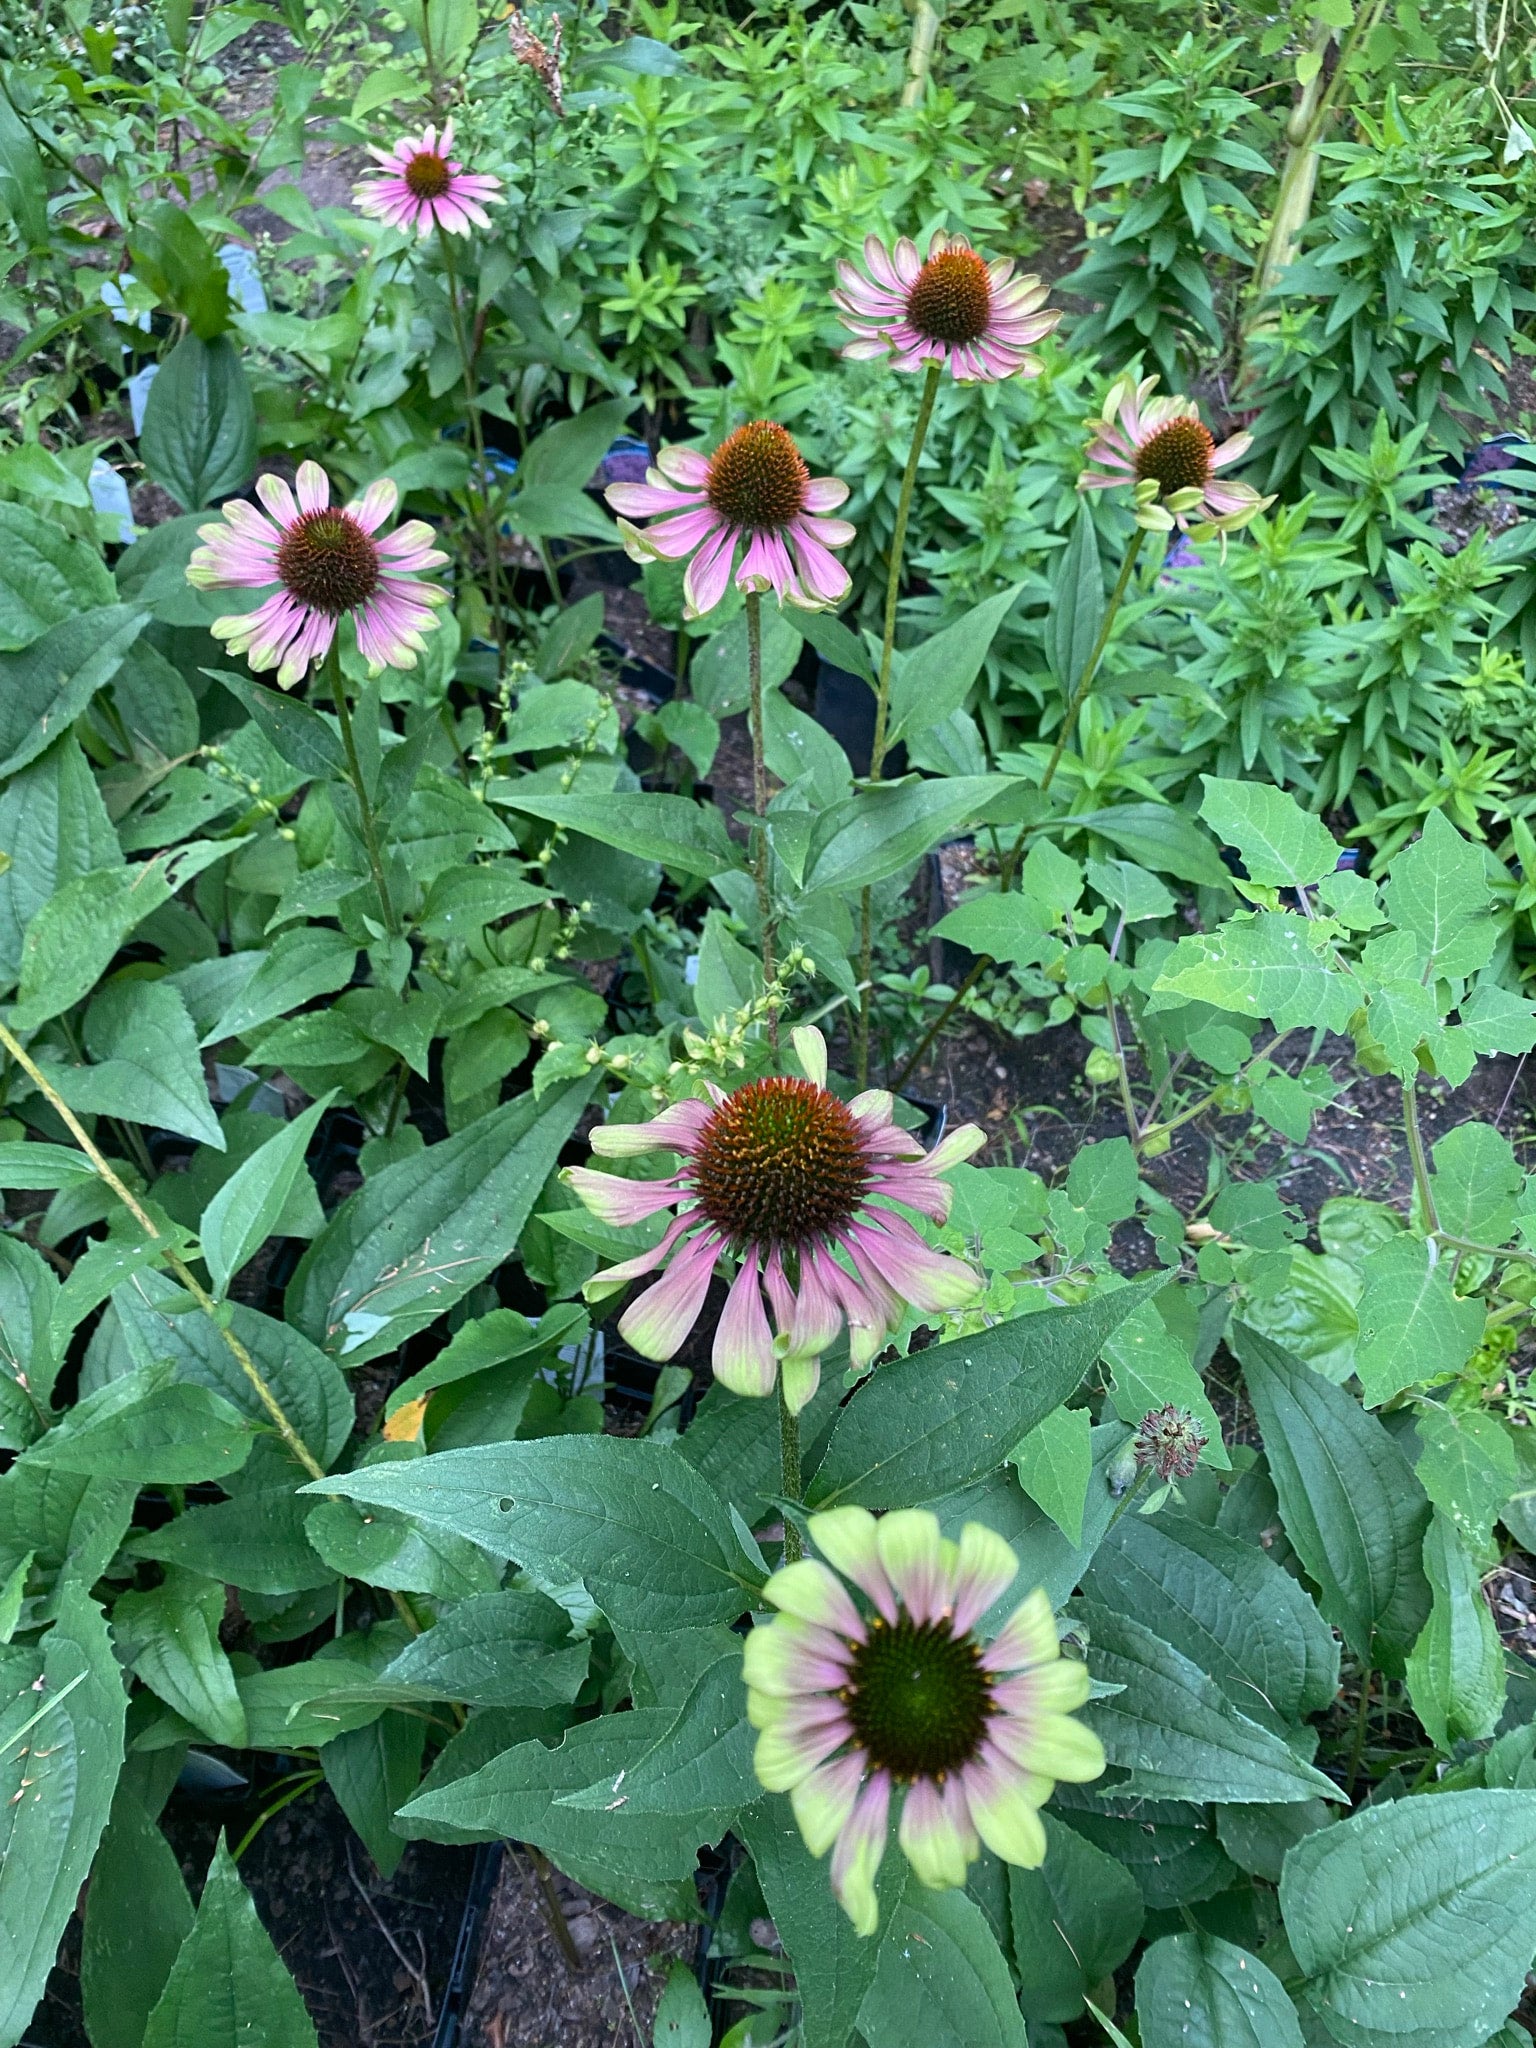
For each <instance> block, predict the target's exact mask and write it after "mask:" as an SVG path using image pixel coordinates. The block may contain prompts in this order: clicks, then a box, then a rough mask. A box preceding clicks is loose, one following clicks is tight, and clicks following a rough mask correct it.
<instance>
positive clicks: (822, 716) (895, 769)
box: [815, 661, 907, 776]
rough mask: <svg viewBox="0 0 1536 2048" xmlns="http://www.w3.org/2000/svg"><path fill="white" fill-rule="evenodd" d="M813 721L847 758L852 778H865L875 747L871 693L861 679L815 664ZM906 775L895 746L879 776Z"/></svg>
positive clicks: (846, 671)
mask: <svg viewBox="0 0 1536 2048" xmlns="http://www.w3.org/2000/svg"><path fill="white" fill-rule="evenodd" d="M815 717H816V723H817V724H818V725H820V726H824V727H825V728H826V730H827V731H828V732H829V733H831V735H832V737H833V739H835V740H836V741H837V743H838V745H839V746H840V747H841V748H842V750H843V752H844V753H845V754H846V755H847V756H848V762H849V765H850V767H851V768H852V769H853V772H854V774H855V775H867V774H868V773H869V766H870V757H871V755H872V753H873V751H874V745H875V693H874V691H873V690H872V689H871V688H870V687H869V685H868V683H866V682H865V680H864V678H863V677H862V676H856V675H854V674H853V672H852V671H851V670H850V669H846V668H834V667H833V665H832V663H831V662H830V661H818V662H817V664H816V704H815ZM906 772H907V750H906V748H905V747H904V746H901V745H900V744H899V743H898V744H897V745H896V746H894V747H892V748H891V750H890V752H889V753H888V754H887V755H886V757H885V761H884V764H883V773H885V774H886V775H891V776H895V775H905V774H906Z"/></svg>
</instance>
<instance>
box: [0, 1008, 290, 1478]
mask: <svg viewBox="0 0 1536 2048" xmlns="http://www.w3.org/2000/svg"><path fill="white" fill-rule="evenodd" d="M0 1046H4V1048H5V1050H6V1051H7V1052H8V1053H9V1054H10V1056H11V1058H12V1059H13V1060H14V1061H15V1062H16V1064H17V1066H19V1067H20V1068H21V1070H22V1072H23V1073H24V1074H25V1075H26V1076H27V1078H28V1079H29V1080H30V1081H31V1083H32V1085H33V1086H34V1087H35V1088H36V1089H38V1091H39V1092H40V1093H41V1095H42V1097H43V1099H44V1101H45V1102H47V1104H48V1105H49V1107H50V1108H51V1109H53V1110H55V1111H56V1112H57V1113H58V1115H59V1116H60V1117H62V1118H63V1120H64V1123H65V1125H66V1127H67V1128H68V1130H69V1132H70V1134H71V1135H72V1137H73V1138H74V1140H75V1142H76V1144H77V1145H78V1146H79V1147H80V1149H81V1151H82V1152H83V1153H84V1154H85V1156H86V1158H87V1159H89V1160H90V1162H91V1165H92V1166H93V1167H94V1168H95V1169H96V1171H97V1173H98V1174H100V1176H101V1178H102V1179H103V1180H104V1181H105V1182H106V1184H107V1186H108V1187H109V1188H110V1189H111V1190H112V1192H113V1194H114V1195H116V1196H117V1199H118V1200H119V1201H120V1202H121V1203H122V1205H123V1207H124V1208H125V1209H126V1210H127V1211H128V1213H129V1215H130V1216H132V1218H133V1220H134V1221H135V1223H137V1224H138V1226H139V1228H140V1229H141V1230H142V1231H143V1232H144V1233H145V1235H146V1236H147V1237H150V1238H152V1239H153V1240H154V1242H155V1243H156V1244H162V1245H164V1246H165V1262H166V1264H167V1265H168V1266H169V1267H170V1269H171V1271H172V1272H173V1273H174V1274H175V1275H176V1278H177V1279H178V1280H179V1281H180V1282H181V1284H182V1286H183V1287H184V1288H185V1289H186V1290H187V1292H188V1294H190V1295H191V1297H192V1299H193V1300H194V1301H195V1302H196V1303H197V1305H198V1307H199V1308H200V1309H201V1310H202V1312H203V1314H204V1315H205V1316H207V1318H208V1320H209V1322H211V1323H212V1324H213V1327H214V1328H215V1329H216V1330H217V1331H218V1333H219V1335H220V1336H221V1337H222V1338H223V1340H224V1342H225V1344H226V1345H227V1347H228V1349H229V1351H230V1354H231V1355H232V1357H233V1358H234V1361H235V1363H236V1365H238V1366H239V1368H240V1370H241V1372H242V1373H244V1375H245V1377H246V1378H247V1379H248V1380H249V1381H250V1383H251V1385H252V1387H253V1388H254V1389H255V1391H256V1397H257V1399H258V1400H259V1401H260V1402H261V1405H262V1407H263V1408H265V1409H266V1411H267V1414H268V1415H269V1416H270V1417H271V1418H272V1426H273V1428H274V1429H276V1431H277V1433H278V1435H279V1436H280V1437H281V1438H282V1440H283V1442H284V1443H285V1444H286V1445H287V1446H288V1449H289V1450H290V1451H291V1452H292V1454H293V1456H294V1457H295V1458H296V1459H297V1460H298V1462H299V1463H300V1464H301V1465H302V1466H303V1467H304V1470H305V1471H306V1472H307V1473H308V1474H309V1476H310V1478H311V1479H323V1478H324V1477H325V1467H324V1466H323V1465H322V1464H321V1463H320V1462H319V1460H318V1459H317V1458H315V1456H314V1455H313V1453H312V1452H311V1451H310V1448H309V1446H308V1445H307V1444H306V1443H305V1441H304V1439H303V1438H302V1437H301V1436H300V1435H299V1432H298V1431H297V1430H296V1429H295V1428H294V1426H293V1424H292V1423H291V1422H290V1421H289V1420H288V1417H287V1415H286V1414H285V1413H284V1410H283V1405H282V1403H281V1402H280V1401H279V1400H278V1398H277V1396H276V1394H274V1393H273V1391H272V1389H271V1387H270V1386H269V1385H268V1383H267V1380H266V1378H265V1376H264V1375H263V1373H262V1372H261V1370H260V1368H259V1367H258V1365H257V1364H256V1361H255V1359H254V1358H252V1356H251V1354H250V1352H249V1351H247V1350H246V1348H245V1346H244V1345H243V1344H242V1343H241V1342H240V1339H239V1338H238V1337H237V1336H236V1335H235V1333H234V1331H233V1330H231V1329H229V1328H227V1327H226V1325H225V1323H224V1321H223V1319H222V1318H221V1316H220V1313H219V1305H218V1303H217V1302H216V1301H215V1300H214V1298H213V1296H212V1295H211V1294H210V1293H209V1292H208V1290H207V1288H206V1287H204V1285H203V1283H202V1282H201V1280H199V1279H198V1277H197V1275H196V1274H195V1273H194V1272H193V1271H192V1268H191V1267H190V1266H189V1265H188V1264H187V1262H186V1260H185V1259H183V1258H182V1256H181V1254H180V1253H179V1252H178V1251H176V1250H175V1249H174V1247H173V1246H172V1245H171V1243H170V1241H169V1240H168V1239H167V1238H166V1237H165V1236H164V1235H163V1234H162V1232H161V1231H160V1230H159V1229H158V1228H157V1227H156V1224H155V1221H154V1218H153V1217H152V1216H151V1215H150V1213H149V1211H148V1210H147V1209H146V1208H145V1207H144V1205H143V1204H142V1203H141V1202H140V1201H139V1199H138V1197H137V1196H136V1195H135V1194H134V1192H133V1190H132V1189H131V1188H130V1187H129V1186H128V1185H127V1183H126V1182H125V1181H123V1180H122V1179H120V1178H119V1176H118V1175H117V1173H116V1172H115V1171H114V1170H113V1167H112V1164H111V1162H110V1161H109V1160H108V1159H107V1158H106V1156H105V1154H104V1153H102V1152H101V1151H99V1150H98V1148H97V1146H96V1142H95V1140H94V1139H93V1138H92V1137H91V1135H90V1133H89V1132H88V1131H87V1130H86V1128H85V1126H84V1124H82V1123H81V1121H80V1119H79V1117H77V1116H76V1115H75V1113H74V1111H73V1110H72V1109H71V1108H70V1106H69V1104H68V1103H67V1102H66V1101H65V1100H64V1098H63V1096H62V1095H60V1094H59V1092H58V1090H57V1089H56V1088H55V1087H54V1086H53V1084H52V1082H51V1081H50V1080H49V1079H48V1077H47V1075H46V1074H45V1073H44V1072H43V1070H42V1068H41V1067H39V1066H38V1064H37V1062H36V1061H35V1060H34V1059H33V1058H32V1056H31V1054H30V1053H28V1051H27V1050H26V1048H25V1047H24V1046H23V1045H22V1043H21V1041H20V1040H19V1039H18V1038H17V1037H16V1036H15V1035H14V1033H12V1032H11V1031H10V1030H9V1029H8V1027H7V1026H6V1025H4V1024H0Z"/></svg>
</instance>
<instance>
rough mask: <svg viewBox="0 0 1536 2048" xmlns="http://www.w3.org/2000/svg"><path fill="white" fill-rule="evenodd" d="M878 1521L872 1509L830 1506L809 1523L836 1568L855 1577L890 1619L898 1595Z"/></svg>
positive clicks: (816, 1541)
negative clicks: (883, 1557) (886, 1563)
mask: <svg viewBox="0 0 1536 2048" xmlns="http://www.w3.org/2000/svg"><path fill="white" fill-rule="evenodd" d="M878 1526H879V1525H878V1523H877V1522H876V1521H875V1518H874V1516H873V1515H872V1514H871V1513H870V1512H869V1509H868V1508H854V1507H847V1508H828V1509H827V1510H826V1511H825V1513H823V1514H819V1515H812V1516H811V1518H810V1521H809V1522H808V1523H807V1524H806V1527H807V1529H808V1530H809V1532H810V1538H811V1541H812V1542H813V1543H814V1544H815V1546H816V1548H817V1549H818V1550H819V1551H820V1552H821V1554H822V1556H823V1557H824V1558H825V1559H826V1560H827V1562H828V1564H830V1565H831V1566H832V1567H833V1569H834V1570H835V1571H839V1572H841V1573H842V1575H843V1577H844V1578H845V1579H851V1580H852V1581H853V1583H854V1584H855V1585H856V1586H857V1587H858V1589H859V1591H860V1592H861V1593H863V1594H864V1595H865V1597H866V1598H867V1599H869V1600H870V1601H872V1602H873V1604H874V1606H875V1608H876V1610H877V1611H878V1612H879V1613H880V1614H882V1615H883V1616H884V1617H885V1619H886V1620H887V1621H889V1622H894V1621H895V1619H896V1615H897V1607H896V1594H895V1592H894V1590H893V1588H892V1586H891V1582H890V1580H889V1579H888V1578H887V1576H886V1571H885V1566H884V1565H883V1564H882V1563H881V1562H880V1545H879V1543H878V1541H877V1540H876V1533H875V1532H876V1530H877V1528H878Z"/></svg>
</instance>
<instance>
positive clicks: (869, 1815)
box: [831, 1771, 891, 1935]
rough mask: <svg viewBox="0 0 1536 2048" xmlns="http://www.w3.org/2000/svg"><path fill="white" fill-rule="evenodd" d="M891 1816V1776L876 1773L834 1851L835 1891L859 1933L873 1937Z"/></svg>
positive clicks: (861, 1793) (883, 1772)
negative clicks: (877, 1886)
mask: <svg viewBox="0 0 1536 2048" xmlns="http://www.w3.org/2000/svg"><path fill="white" fill-rule="evenodd" d="M890 1814H891V1780H890V1776H889V1774H888V1773H887V1772H885V1771H876V1772H875V1774H874V1775H873V1777H871V1778H870V1779H869V1780H868V1782H867V1783H866V1784H865V1786H864V1788H863V1790H862V1791H861V1792H860V1794H859V1796H858V1798H857V1799H856V1800H855V1802H854V1807H853V1811H852V1813H851V1814H850V1815H849V1816H848V1819H847V1820H846V1821H845V1823H844V1824H843V1828H842V1832H841V1833H840V1834H839V1835H838V1838H837V1843H836V1846H835V1847H834V1848H833V1851H832V1869H831V1877H832V1890H833V1892H834V1894H835V1895H836V1898H837V1902H838V1904H839V1905H840V1906H841V1907H842V1909H843V1911H844V1912H845V1913H846V1914H847V1915H848V1918H849V1919H850V1920H851V1921H852V1922H853V1924H854V1928H855V1930H856V1931H857V1932H858V1933H860V1934H863V1935H870V1934H873V1933H874V1931H875V1929H876V1928H877V1927H878V1926H879V1925H880V1902H879V1900H878V1899H877V1898H876V1896H875V1879H876V1877H878V1875H879V1873H880V1860H881V1858H882V1857H883V1856H884V1854H885V1837H886V1830H887V1827H888V1825H889V1822H890Z"/></svg>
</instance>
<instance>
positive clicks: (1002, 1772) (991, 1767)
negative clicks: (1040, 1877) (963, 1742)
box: [961, 1758, 1045, 1870]
mask: <svg viewBox="0 0 1536 2048" xmlns="http://www.w3.org/2000/svg"><path fill="white" fill-rule="evenodd" d="M961 1782H962V1784H963V1787H964V1790H965V1803H966V1805H967V1806H968V1807H969V1808H970V1813H971V1824H972V1826H973V1827H974V1828H975V1830H976V1832H977V1834H978V1835H980V1837H981V1839H982V1840H983V1841H984V1842H985V1843H986V1845H987V1847H988V1848H989V1849H990V1850H991V1851H992V1853H993V1855H994V1856H1000V1857H1001V1858H1002V1859H1003V1861H1004V1862H1005V1863H1017V1864H1019V1865H1020V1866H1021V1868H1023V1869H1025V1870H1038V1869H1039V1868H1040V1865H1041V1864H1042V1863H1043V1862H1044V1861H1045V1828H1044V1827H1043V1825H1042V1824H1041V1820H1040V1816H1039V1814H1038V1813H1037V1812H1036V1811H1035V1808H1034V1806H1033V1805H1032V1803H1031V1802H1030V1799H1029V1797H1028V1787H1027V1785H1026V1784H1025V1782H1024V1779H1023V1776H1022V1774H1021V1773H1019V1772H1017V1771H1015V1770H1014V1769H1013V1768H1012V1767H1011V1766H1010V1765H1008V1764H1006V1763H1005V1762H1003V1760H1002V1759H1001V1758H995V1759H989V1760H986V1761H980V1760H979V1761H977V1762H975V1763H971V1764H967V1765H966V1766H965V1770H964V1773H963V1775H962V1780H961Z"/></svg>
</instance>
